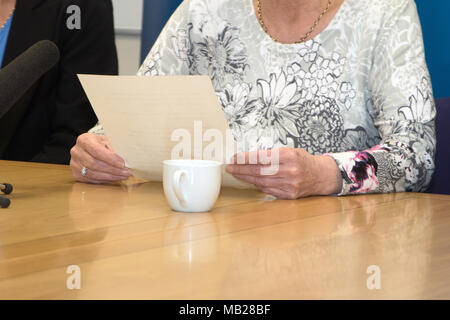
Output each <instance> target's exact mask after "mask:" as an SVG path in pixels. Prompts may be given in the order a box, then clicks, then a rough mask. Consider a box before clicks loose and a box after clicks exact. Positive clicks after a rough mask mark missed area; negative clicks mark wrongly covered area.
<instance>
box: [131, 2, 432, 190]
mask: <svg viewBox="0 0 450 320" xmlns="http://www.w3.org/2000/svg"><path fill="white" fill-rule="evenodd" d="M174 74H177V75H178V74H184V75H193V74H194V75H197V74H201V75H209V77H210V78H211V80H212V82H213V86H214V88H215V90H216V93H217V96H218V98H219V100H220V103H221V105H222V108H223V111H224V113H225V115H226V117H227V120H228V122H229V125H230V127H231V128H232V129H233V134H234V135H235V137H236V139H240V140H242V139H245V140H246V141H247V143H248V144H249V145H250V146H251V148H252V149H256V148H263V149H267V148H278V147H292V148H304V149H305V150H307V151H308V152H310V153H312V154H328V155H330V156H331V157H333V158H334V159H335V161H336V162H337V164H338V166H339V168H340V170H341V173H342V176H343V181H344V182H343V187H342V192H341V195H345V194H358V193H381V192H401V191H424V190H425V189H426V188H427V186H428V184H429V183H430V179H431V176H432V174H433V171H434V152H435V130H434V118H435V114H436V111H435V106H434V100H433V93H432V89H431V83H430V77H429V73H428V69H427V66H426V63H425V57H424V47H423V41H422V31H421V26H420V22H419V19H418V14H417V9H416V6H415V3H414V1H413V0H345V1H344V3H343V4H342V6H341V7H340V8H339V10H338V12H337V13H336V15H335V17H334V18H333V20H332V21H331V23H330V24H329V25H328V27H327V28H326V29H325V30H324V31H322V32H321V33H320V34H319V35H318V36H316V37H315V38H313V39H312V40H309V41H307V42H304V43H301V44H280V43H276V42H274V41H273V40H272V39H271V38H270V37H269V36H268V35H267V34H266V33H265V32H264V31H263V29H262V27H261V26H260V24H259V22H258V20H257V17H256V15H255V12H254V8H253V3H252V0H185V1H184V2H183V3H182V4H181V5H180V7H179V8H178V9H177V11H176V12H175V13H174V15H173V16H172V17H171V19H170V20H169V22H168V23H167V25H166V26H165V28H164V30H163V31H162V33H161V35H160V36H159V38H158V40H157V42H156V43H155V45H154V47H153V48H152V50H151V51H150V53H149V55H148V57H147V59H146V60H145V62H144V63H143V65H142V67H141V69H140V70H139V72H138V75H142V76H154V75H174Z"/></svg>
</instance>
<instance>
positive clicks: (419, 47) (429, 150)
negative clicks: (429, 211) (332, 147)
mask: <svg viewBox="0 0 450 320" xmlns="http://www.w3.org/2000/svg"><path fill="white" fill-rule="evenodd" d="M368 85H369V90H370V93H371V96H372V101H373V105H374V110H373V111H374V117H375V126H376V128H377V129H378V131H379V135H380V138H381V142H380V144H379V145H377V146H374V147H373V148H371V149H369V150H357V151H349V152H344V153H333V154H330V155H331V156H332V157H333V158H334V159H335V160H336V162H337V164H338V166H339V168H340V170H341V173H342V176H343V181H344V182H343V187H342V191H341V193H340V194H341V195H347V194H358V193H381V192H402V191H412V192H420V191H425V190H426V189H427V187H428V185H429V183H430V181H431V177H432V174H433V171H434V153H435V145H436V138H435V128H434V118H435V116H436V111H435V105H434V100H433V92H432V88H431V83H430V77H429V73H428V69H427V66H426V63H425V55H424V45H423V40H422V31H421V27H420V22H419V18H418V14H417V9H416V6H415V3H414V2H413V1H412V0H404V1H402V2H401V4H400V5H398V7H397V8H396V10H394V11H393V13H392V16H388V17H386V19H385V20H384V26H383V28H382V29H381V30H380V32H379V34H378V38H377V42H376V48H375V52H374V59H373V65H372V68H371V71H370V76H369V83H368Z"/></svg>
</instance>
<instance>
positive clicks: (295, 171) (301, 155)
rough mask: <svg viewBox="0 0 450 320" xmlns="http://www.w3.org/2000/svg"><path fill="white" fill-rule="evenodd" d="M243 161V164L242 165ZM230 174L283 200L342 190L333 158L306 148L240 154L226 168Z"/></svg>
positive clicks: (328, 193) (334, 192)
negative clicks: (313, 153) (310, 151)
mask: <svg viewBox="0 0 450 320" xmlns="http://www.w3.org/2000/svg"><path fill="white" fill-rule="evenodd" d="M274 152H277V153H278V155H276V154H274ZM243 159H245V162H244V161H243ZM268 159H271V160H270V161H268ZM238 160H239V162H238ZM241 162H242V163H244V164H239V163H241ZM236 163H238V164H236ZM227 172H228V173H230V174H232V175H233V176H234V177H236V178H237V179H239V180H242V181H244V182H247V183H250V184H253V185H255V186H256V187H257V188H258V189H260V190H261V191H262V192H264V193H267V194H271V195H273V196H276V197H277V198H280V199H291V200H292V199H298V198H303V197H308V196H313V195H330V194H337V193H339V192H340V191H341V188H342V177H341V175H340V172H339V168H338V166H337V164H336V162H335V161H334V159H333V158H332V157H330V156H314V155H311V154H310V153H308V152H307V151H305V150H303V149H292V148H282V149H273V150H268V151H265V150H261V151H253V152H246V153H243V154H238V155H235V157H234V161H233V164H230V165H227Z"/></svg>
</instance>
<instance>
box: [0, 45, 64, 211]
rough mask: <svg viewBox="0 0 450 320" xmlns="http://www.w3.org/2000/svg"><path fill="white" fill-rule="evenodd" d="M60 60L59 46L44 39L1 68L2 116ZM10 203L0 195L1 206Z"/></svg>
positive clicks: (3, 186) (5, 187) (4, 187)
mask: <svg viewBox="0 0 450 320" xmlns="http://www.w3.org/2000/svg"><path fill="white" fill-rule="evenodd" d="M58 61H59V50H58V47H57V46H56V45H55V44H54V43H53V42H51V41H49V40H43V41H39V42H37V43H36V44H34V45H33V46H31V47H30V48H29V49H27V50H26V51H25V52H24V53H22V54H21V55H20V56H18V57H17V58H16V59H14V60H13V61H12V62H11V63H10V64H8V65H7V66H5V67H4V68H2V69H0V118H2V117H3V116H4V115H5V114H6V113H7V112H8V111H9V109H11V108H12V106H14V105H15V104H16V102H17V101H19V99H20V98H21V97H22V96H23V95H24V94H25V93H26V92H27V91H28V89H30V88H31V86H32V85H33V84H34V83H35V82H37V81H38V80H39V79H40V78H41V77H42V76H43V75H44V74H46V73H47V72H48V71H49V70H50V69H51V68H53V67H54V66H55V65H56V64H57V63H58ZM12 189H13V188H12V186H11V185H10V184H6V183H5V184H0V191H2V192H3V193H4V194H10V193H11V192H12ZM10 204H11V200H9V199H8V198H5V197H1V196H0V208H8V207H9V205H10Z"/></svg>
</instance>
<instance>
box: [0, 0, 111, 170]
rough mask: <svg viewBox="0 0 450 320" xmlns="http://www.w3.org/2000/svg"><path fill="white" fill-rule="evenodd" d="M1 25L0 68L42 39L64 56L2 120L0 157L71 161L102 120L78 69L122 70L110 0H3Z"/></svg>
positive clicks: (108, 72) (86, 71)
mask: <svg viewBox="0 0 450 320" xmlns="http://www.w3.org/2000/svg"><path fill="white" fill-rule="evenodd" d="M0 28H1V29H0V67H4V66H6V65H8V64H9V63H10V62H11V61H12V60H14V58H16V57H18V56H19V55H20V54H21V53H23V52H24V51H25V50H26V49H28V48H29V47H31V46H32V45H33V44H35V43H36V42H38V41H40V40H51V41H53V42H54V43H55V44H56V45H57V47H58V48H59V50H60V55H61V59H60V61H59V63H58V64H57V66H56V67H54V68H53V69H52V70H50V71H49V72H48V73H47V74H45V75H44V76H43V77H42V78H41V79H40V80H39V81H38V82H37V83H36V84H34V85H33V86H32V88H31V89H30V90H29V91H28V92H27V93H26V94H25V95H24V96H23V97H21V99H20V100H19V101H18V102H17V103H16V104H15V105H14V106H13V107H12V108H11V109H10V110H9V111H8V113H6V114H5V115H4V116H3V117H2V118H1V119H0V159H3V160H16V161H33V162H45V163H55V164H69V161H70V149H71V148H72V147H73V146H74V145H75V142H76V138H77V137H78V136H79V135H80V134H81V133H83V132H86V131H87V130H88V129H89V128H91V127H92V126H94V125H95V124H96V123H97V118H96V116H95V113H94V111H93V110H92V107H91V105H90V103H89V101H88V99H87V97H86V95H85V93H84V91H83V89H82V87H81V84H80V83H79V80H78V78H77V74H81V73H83V74H105V75H116V74H117V73H118V62H117V52H116V46H115V39H114V21H113V7H112V3H111V1H110V0H58V1H56V0H0ZM0 90H1V89H0ZM0 94H1V91H0Z"/></svg>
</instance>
